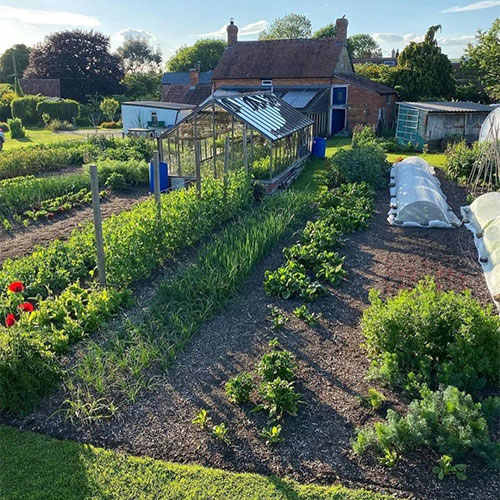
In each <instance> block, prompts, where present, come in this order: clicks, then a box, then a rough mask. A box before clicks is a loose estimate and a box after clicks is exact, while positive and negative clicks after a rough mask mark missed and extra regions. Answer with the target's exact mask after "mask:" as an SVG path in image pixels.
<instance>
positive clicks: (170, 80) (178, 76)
mask: <svg viewBox="0 0 500 500" xmlns="http://www.w3.org/2000/svg"><path fill="white" fill-rule="evenodd" d="M199 78H200V79H199V82H200V83H211V81H212V71H204V72H203V73H200V77H199ZM161 83H162V85H183V84H185V85H189V72H172V73H163V76H162V78H161Z"/></svg>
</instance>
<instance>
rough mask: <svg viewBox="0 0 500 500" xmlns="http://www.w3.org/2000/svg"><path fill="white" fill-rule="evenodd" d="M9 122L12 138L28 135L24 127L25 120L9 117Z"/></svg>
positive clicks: (21, 137)
mask: <svg viewBox="0 0 500 500" xmlns="http://www.w3.org/2000/svg"><path fill="white" fill-rule="evenodd" d="M7 123H8V127H9V130H10V137H11V138H12V139H23V138H24V137H26V129H25V128H24V127H23V122H22V120H21V119H20V118H9V119H8V120H7Z"/></svg>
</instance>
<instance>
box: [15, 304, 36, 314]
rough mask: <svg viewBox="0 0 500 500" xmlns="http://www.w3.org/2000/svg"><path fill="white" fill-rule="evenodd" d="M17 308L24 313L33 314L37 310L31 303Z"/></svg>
mask: <svg viewBox="0 0 500 500" xmlns="http://www.w3.org/2000/svg"><path fill="white" fill-rule="evenodd" d="M17 308H18V309H19V310H20V311H22V312H31V311H34V310H35V308H34V307H33V304H32V303H31V302H23V303H22V304H19V305H18V306H17Z"/></svg>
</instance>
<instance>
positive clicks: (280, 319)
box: [268, 305, 289, 330]
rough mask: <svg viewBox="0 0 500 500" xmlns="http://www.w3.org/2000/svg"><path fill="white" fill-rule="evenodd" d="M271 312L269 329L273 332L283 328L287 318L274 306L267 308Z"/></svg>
mask: <svg viewBox="0 0 500 500" xmlns="http://www.w3.org/2000/svg"><path fill="white" fill-rule="evenodd" d="M268 308H269V310H270V312H271V318H272V324H271V328H272V329H273V330H274V329H276V328H283V327H284V326H285V325H286V324H287V323H288V321H289V318H288V317H287V316H286V315H285V314H284V313H283V311H282V310H281V309H280V308H279V307H276V306H271V305H269V306H268Z"/></svg>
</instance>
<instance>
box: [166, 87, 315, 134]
mask: <svg viewBox="0 0 500 500" xmlns="http://www.w3.org/2000/svg"><path fill="white" fill-rule="evenodd" d="M212 102H213V103H214V104H216V105H218V106H220V107H221V108H223V109H225V110H226V111H227V112H228V113H230V114H231V115H233V116H235V117H236V118H238V119H240V120H241V121H242V122H244V123H246V124H247V125H248V126H250V127H252V128H253V129H254V130H256V131H257V132H259V133H260V134H262V135H263V136H264V137H266V138H267V139H269V140H270V141H277V140H278V139H281V138H283V137H286V136H288V135H290V134H293V133H294V132H296V131H298V130H302V129H304V128H306V127H308V126H310V125H312V124H313V121H312V120H311V119H309V118H307V117H306V116H305V115H303V114H302V113H300V112H299V111H297V110H296V109H295V108H294V107H293V106H291V105H290V104H288V103H287V102H285V101H283V100H282V99H280V98H279V97H277V96H275V95H274V94H245V95H241V94H240V95H232V96H231V95H227V96H213V97H210V98H209V99H207V100H206V101H205V102H204V103H202V104H201V105H200V107H199V108H197V109H195V110H194V111H193V113H191V114H190V115H188V116H186V117H185V118H184V119H183V120H181V121H180V122H178V123H177V124H176V125H175V126H174V127H172V128H171V129H169V130H168V131H166V132H164V133H163V134H162V137H166V136H167V135H170V134H171V133H172V132H173V131H174V130H175V129H176V128H177V127H178V126H179V125H181V124H182V123H184V122H186V121H189V120H191V119H193V117H194V115H196V114H197V113H199V112H200V111H203V110H204V109H206V108H208V107H210V106H211V105H212Z"/></svg>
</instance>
